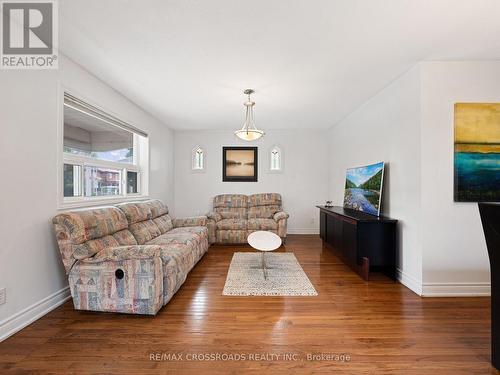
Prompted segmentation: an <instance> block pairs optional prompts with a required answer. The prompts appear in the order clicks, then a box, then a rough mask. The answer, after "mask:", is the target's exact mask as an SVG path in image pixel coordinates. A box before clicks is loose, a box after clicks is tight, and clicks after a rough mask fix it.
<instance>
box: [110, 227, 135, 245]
mask: <svg viewBox="0 0 500 375" xmlns="http://www.w3.org/2000/svg"><path fill="white" fill-rule="evenodd" d="M113 237H114V238H115V240H117V241H118V243H119V244H120V245H121V246H127V245H137V240H136V239H135V237H134V235H133V234H132V232H130V231H129V230H128V229H124V230H121V231H119V232H116V233H114V234H113Z"/></svg>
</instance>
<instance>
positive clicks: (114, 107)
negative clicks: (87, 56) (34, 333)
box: [0, 58, 174, 340]
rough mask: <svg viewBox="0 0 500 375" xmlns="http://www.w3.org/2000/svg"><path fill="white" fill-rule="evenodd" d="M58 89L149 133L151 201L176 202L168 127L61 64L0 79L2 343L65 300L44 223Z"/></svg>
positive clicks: (49, 207)
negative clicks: (4, 299) (69, 91)
mask: <svg viewBox="0 0 500 375" xmlns="http://www.w3.org/2000/svg"><path fill="white" fill-rule="evenodd" d="M61 85H63V86H65V87H67V88H70V89H72V90H73V92H76V93H79V94H80V95H81V96H82V98H83V99H85V98H89V99H91V100H92V102H94V103H98V104H99V105H100V106H101V107H102V108H103V109H105V110H107V111H109V112H110V113H112V114H115V115H117V116H118V117H120V118H122V119H124V120H125V121H128V122H130V123H132V124H134V125H136V126H137V127H139V128H142V129H144V130H145V131H147V132H148V133H149V135H150V159H151V160H150V166H151V173H150V196H151V197H157V198H161V199H163V200H165V201H166V202H167V203H169V204H170V205H172V202H173V194H174V189H173V161H174V159H173V155H174V154H173V134H172V131H170V130H169V129H168V128H167V127H166V126H165V125H163V124H162V123H160V122H159V121H157V120H155V119H154V118H152V117H151V116H149V115H148V114H147V113H145V112H144V111H142V110H141V109H140V108H138V107H137V106H135V105H134V104H132V103H131V102H130V101H128V100H127V99H125V98H124V97H123V96H121V95H120V94H118V93H117V92H116V91H114V90H112V89H111V88H110V87H109V86H106V85H105V84H104V83H102V82H101V81H99V80H98V79H96V78H95V77H94V76H92V75H91V74H89V73H88V72H87V71H85V70H83V69H82V68H81V67H80V66H78V65H76V64H75V63H73V62H71V61H70V60H68V59H66V58H63V59H62V60H61V61H60V69H59V70H58V71H48V70H42V71H14V70H12V71H5V70H3V71H0V116H1V117H0V129H1V137H0V155H1V159H2V179H1V184H0V208H1V211H0V238H1V239H2V245H1V246H0V288H2V287H6V288H7V303H6V304H5V305H1V306H0V340H1V339H2V337H5V335H7V334H8V333H9V332H10V331H11V330H12V329H15V328H16V327H19V326H20V325H22V324H25V323H26V322H29V319H31V318H33V317H34V316H36V314H39V313H43V310H44V309H46V308H49V307H50V306H51V305H52V304H54V303H56V302H58V301H61V300H63V299H64V298H65V297H66V296H67V291H66V290H63V289H64V288H65V287H66V286H67V280H66V276H65V274H64V269H63V267H62V263H61V259H60V256H59V253H58V250H57V246H56V242H55V238H54V234H53V231H52V227H51V224H50V221H49V220H50V218H51V217H52V216H53V215H54V214H56V210H57V198H58V197H57V193H56V192H57V169H56V167H57V165H56V164H57V150H58V144H57V128H58V121H59V113H60V112H59V111H60V105H61V103H60V101H59V99H58V98H59V96H60V93H61ZM30 307H32V308H31V309H28V308H30ZM25 309H28V310H29V311H24V310H25ZM23 311H24V313H23Z"/></svg>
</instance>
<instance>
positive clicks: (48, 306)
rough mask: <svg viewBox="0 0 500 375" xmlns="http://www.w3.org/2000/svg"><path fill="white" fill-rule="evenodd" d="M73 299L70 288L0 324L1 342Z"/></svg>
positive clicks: (46, 298)
mask: <svg viewBox="0 0 500 375" xmlns="http://www.w3.org/2000/svg"><path fill="white" fill-rule="evenodd" d="M70 297H71V294H70V290H69V286H67V287H65V288H63V289H61V290H59V291H57V292H55V293H54V294H51V295H50V296H48V297H45V298H44V299H42V300H40V301H38V302H36V303H34V304H33V305H31V306H29V307H27V308H25V309H24V310H22V311H19V312H18V313H16V314H14V315H12V316H11V317H9V318H7V319H4V320H2V321H1V322H0V342H2V341H3V340H5V339H6V338H8V337H10V336H12V335H13V334H14V333H16V332H18V331H20V330H21V329H23V328H24V327H26V326H28V325H30V324H31V323H33V322H34V321H35V320H37V319H39V318H41V317H42V316H44V315H45V314H47V313H48V312H50V311H52V310H54V309H55V308H56V307H59V306H60V305H62V304H63V303H64V302H66V301H67V300H68V299H69V298H70Z"/></svg>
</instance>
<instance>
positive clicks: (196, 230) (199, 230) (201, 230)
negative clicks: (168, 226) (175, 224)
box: [169, 227, 208, 239]
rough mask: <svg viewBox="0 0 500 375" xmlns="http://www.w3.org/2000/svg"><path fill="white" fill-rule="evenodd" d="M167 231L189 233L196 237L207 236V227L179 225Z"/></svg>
mask: <svg viewBox="0 0 500 375" xmlns="http://www.w3.org/2000/svg"><path fill="white" fill-rule="evenodd" d="M169 233H172V234H175V233H190V234H192V235H194V236H195V237H197V238H200V239H201V238H204V237H207V236H208V229H207V227H179V228H175V229H172V230H171V231H170V232H169Z"/></svg>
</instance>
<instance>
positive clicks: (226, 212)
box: [217, 208, 248, 219]
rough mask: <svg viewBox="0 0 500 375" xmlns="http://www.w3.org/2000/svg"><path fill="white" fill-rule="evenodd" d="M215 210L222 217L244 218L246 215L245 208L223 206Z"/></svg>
mask: <svg viewBox="0 0 500 375" xmlns="http://www.w3.org/2000/svg"><path fill="white" fill-rule="evenodd" d="M219 210H220V211H217V212H218V213H219V214H220V216H221V217H222V218H223V219H246V218H247V216H248V209H247V208H231V209H228V208H224V209H219Z"/></svg>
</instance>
